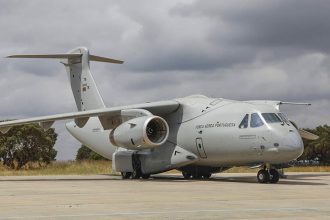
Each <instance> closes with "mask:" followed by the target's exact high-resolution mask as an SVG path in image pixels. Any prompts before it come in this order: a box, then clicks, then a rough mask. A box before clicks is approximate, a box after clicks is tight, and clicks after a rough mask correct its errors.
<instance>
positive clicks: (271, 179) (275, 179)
mask: <svg viewBox="0 0 330 220" xmlns="http://www.w3.org/2000/svg"><path fill="white" fill-rule="evenodd" d="M269 175H270V177H269V182H270V183H277V182H278V180H279V179H280V174H279V173H278V171H277V170H276V169H270V170H269Z"/></svg>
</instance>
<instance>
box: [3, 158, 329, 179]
mask: <svg viewBox="0 0 330 220" xmlns="http://www.w3.org/2000/svg"><path fill="white" fill-rule="evenodd" d="M258 170H259V169H250V168H248V167H233V168H231V169H229V170H226V171H225V173H256V172H258ZM284 171H285V172H330V166H312V167H290V168H286V169H284ZM168 173H179V172H178V171H176V170H171V171H169V172H168ZM92 174H116V173H115V172H113V171H112V168H111V161H102V160H97V161H65V162H57V161H55V162H52V163H51V164H48V165H47V166H43V167H40V166H39V165H38V164H29V165H28V166H26V167H24V168H23V169H20V170H13V169H9V168H7V167H5V166H3V165H0V176H43V175H92Z"/></svg>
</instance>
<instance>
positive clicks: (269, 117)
mask: <svg viewBox="0 0 330 220" xmlns="http://www.w3.org/2000/svg"><path fill="white" fill-rule="evenodd" d="M261 115H262V117H264V119H265V121H266V122H267V123H277V122H282V120H281V119H280V117H279V116H277V115H276V114H275V113H262V114H261Z"/></svg>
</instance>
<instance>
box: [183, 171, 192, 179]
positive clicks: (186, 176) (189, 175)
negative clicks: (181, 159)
mask: <svg viewBox="0 0 330 220" xmlns="http://www.w3.org/2000/svg"><path fill="white" fill-rule="evenodd" d="M182 176H183V178H185V179H190V178H191V173H188V172H182Z"/></svg>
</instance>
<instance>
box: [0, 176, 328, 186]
mask: <svg viewBox="0 0 330 220" xmlns="http://www.w3.org/2000/svg"><path fill="white" fill-rule="evenodd" d="M102 176H103V177H99V178H91V177H88V176H86V177H84V176H81V177H79V178H72V177H69V176H68V177H66V176H61V177H54V176H49V178H47V177H45V176H43V177H40V178H33V177H31V176H25V177H23V176H22V177H20V178H18V179H17V178H10V177H8V176H7V177H2V178H1V177H0V182H48V181H77V182H79V181H141V182H179V183H189V182H205V181H212V182H232V183H235V182H236V183H250V184H259V183H258V182H257V180H256V177H254V176H234V177H219V176H216V177H211V178H210V179H188V180H187V179H184V178H183V177H181V176H180V175H167V174H165V175H164V174H158V175H153V176H151V178H149V179H138V180H131V179H127V180H122V179H121V176H119V175H112V174H102ZM317 176H330V174H317V173H315V174H295V175H288V178H287V179H280V181H279V182H278V183H277V184H282V185H328V184H326V183H320V182H314V181H320V180H321V179H317V178H313V179H311V178H310V177H317ZM311 181H313V182H311Z"/></svg>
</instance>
